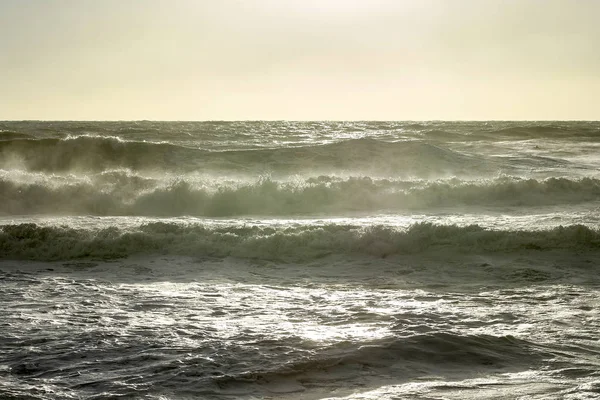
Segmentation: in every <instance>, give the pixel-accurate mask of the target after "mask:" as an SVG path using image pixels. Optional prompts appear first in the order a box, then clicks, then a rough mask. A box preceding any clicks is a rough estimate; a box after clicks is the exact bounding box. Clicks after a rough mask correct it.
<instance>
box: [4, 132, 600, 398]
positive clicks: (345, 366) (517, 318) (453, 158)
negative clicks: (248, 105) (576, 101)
mask: <svg viewBox="0 0 600 400" xmlns="http://www.w3.org/2000/svg"><path fill="white" fill-rule="evenodd" d="M599 150H600V123H595V122H564V123H563V122H543V123H536V122H527V123H525V122H418V123H417V122H197V123H196V122H3V123H0V279H1V284H0V300H1V304H2V307H1V308H0V398H2V399H80V398H82V399H83V398H86V399H87V398H91V399H105V398H107V399H110V398H143V399H165V400H166V399H197V398H206V399H238V398H242V399H244V398H245V399H259V398H273V399H279V398H282V399H321V398H336V399H442V398H443V399H466V398H474V399H480V398H488V399H492V398H494V399H496V398H498V399H499V398H527V399H591V398H597V397H599V396H600V342H599V339H600V333H599V332H600V313H599V312H598V307H599V306H600V297H599V296H598V288H599V287H600V274H599V272H600V230H599V224H600V214H599V211H600V174H599V170H598V168H600V153H599Z"/></svg>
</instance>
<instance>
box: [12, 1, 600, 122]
mask: <svg viewBox="0 0 600 400" xmlns="http://www.w3.org/2000/svg"><path fill="white" fill-rule="evenodd" d="M599 16H600V0H503V1H501V0H101V1H98V0H0V119H2V120H21V119H38V120H141V119H148V120H285V119H287V120H572V119H575V120H600V97H599V96H600V22H599V20H598V17H599Z"/></svg>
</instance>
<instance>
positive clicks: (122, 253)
mask: <svg viewBox="0 0 600 400" xmlns="http://www.w3.org/2000/svg"><path fill="white" fill-rule="evenodd" d="M598 248H600V232H599V231H598V230H595V229H590V228H588V227H585V226H582V225H571V226H566V227H562V226H560V227H557V228H553V229H550V230H540V231H524V230H514V231H500V230H488V229H485V228H482V227H480V226H478V225H470V226H466V227H461V226H456V225H434V224H431V223H419V224H415V225H412V226H411V227H409V228H408V229H406V230H399V229H395V228H391V227H386V226H381V225H376V226H370V227H367V228H365V227H357V226H352V225H334V224H330V225H323V226H314V225H312V226H294V227H287V228H274V227H261V226H229V227H211V226H205V225H200V224H176V223H165V222H155V223H149V224H144V225H140V226H138V227H137V228H129V229H120V228H119V227H116V226H112V227H108V228H102V229H75V228H69V227H64V226H60V227H59V226H40V225H36V224H33V223H27V224H18V225H13V224H11V225H3V226H2V227H1V228H0V254H2V255H3V257H4V258H7V259H29V260H47V261H50V260H68V259H78V258H99V259H106V258H120V257H127V256H131V255H136V254H174V255H182V256H210V257H217V258H224V257H237V258H245V259H260V260H277V261H310V260H314V259H318V258H321V257H324V256H328V255H334V254H340V255H344V254H346V255H358V254H363V255H370V256H375V257H387V256H390V255H401V254H419V253H423V252H427V251H430V250H435V249H446V250H451V251H452V252H459V251H470V252H502V253H505V252H510V251H517V250H523V249H529V250H539V251H544V250H554V249H568V250H586V249H598Z"/></svg>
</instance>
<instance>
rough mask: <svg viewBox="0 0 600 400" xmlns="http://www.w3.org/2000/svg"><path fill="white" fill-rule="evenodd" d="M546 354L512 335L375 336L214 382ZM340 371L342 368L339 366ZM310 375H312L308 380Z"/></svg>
mask: <svg viewBox="0 0 600 400" xmlns="http://www.w3.org/2000/svg"><path fill="white" fill-rule="evenodd" d="M546 356H547V353H545V352H544V351H543V350H541V349H539V348H536V346H534V345H533V344H532V343H529V342H527V341H524V340H520V339H516V338H514V337H511V336H503V337H496V336H490V335H464V336H463V335H457V334H451V333H444V332H439V333H431V334H422V335H414V336H409V337H395V338H388V339H382V340H377V341H372V342H370V343H365V344H364V345H362V346H359V347H357V346H356V345H354V344H352V345H349V344H348V343H343V344H341V345H337V346H333V347H332V348H329V349H326V350H325V351H322V352H319V353H317V354H315V355H314V356H312V357H305V358H300V359H298V360H297V361H294V362H289V363H286V364H284V365H282V366H275V367H274V368H273V369H270V370H264V371H260V370H259V371H248V372H242V373H237V374H236V373H234V374H229V375H224V376H217V377H216V378H215V381H217V382H219V383H221V384H225V383H232V382H243V383H260V382H263V383H264V382H272V381H274V380H277V379H286V378H296V379H299V380H300V381H312V382H315V381H319V380H328V379H331V378H328V375H338V374H336V372H337V371H339V370H343V371H344V373H342V376H344V375H345V376H347V377H348V375H349V376H353V375H354V376H357V375H359V374H357V372H359V371H360V370H364V369H368V370H369V371H370V372H371V373H373V372H375V371H377V372H378V374H386V375H388V374H390V375H391V376H403V377H405V378H410V377H412V376H413V374H415V373H416V374H423V373H424V372H425V371H427V372H428V373H439V372H440V371H448V370H452V369H455V368H460V369H473V368H477V369H482V368H490V369H495V370H498V369H501V368H517V367H523V366H531V365H533V364H536V363H539V362H540V361H541V360H543V358H544V357H546ZM339 372H341V371H339ZM306 375H308V376H310V379H307V377H306Z"/></svg>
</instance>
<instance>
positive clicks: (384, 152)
mask: <svg viewBox="0 0 600 400" xmlns="http://www.w3.org/2000/svg"><path fill="white" fill-rule="evenodd" d="M0 156H1V158H0V166H3V167H4V168H13V167H19V168H25V169H27V170H30V171H45V172H65V171H91V172H100V171H104V170H108V169H115V168H129V169H134V170H174V171H224V172H227V171H233V172H238V173H253V174H256V173H257V172H265V171H267V172H273V173H278V172H282V173H296V172H302V171H329V170H351V171H365V172H377V173H382V174H386V173H388V174H392V173H393V174H396V175H418V176H424V177H428V176H430V175H435V174H440V173H444V174H452V173H460V172H469V171H472V169H473V168H477V169H478V170H479V172H484V171H485V170H492V171H495V170H496V169H495V166H490V165H488V163H487V162H485V161H484V160H482V159H479V158H476V157H473V156H468V155H465V154H461V153H458V152H455V151H453V150H450V149H447V148H444V147H440V146H436V145H433V144H430V143H425V142H421V141H400V142H387V141H381V140H375V139H364V138H363V139H351V140H346V141H340V142H334V143H330V144H324V145H323V144H321V145H310V146H304V147H279V148H266V149H257V150H229V151H207V150H203V149H198V148H191V147H185V146H180V145H176V144H171V143H166V142H150V141H147V142H143V141H128V140H123V139H121V138H119V137H107V136H88V135H81V136H74V137H67V138H63V139H57V138H49V139H36V140H31V139H15V140H6V141H0Z"/></svg>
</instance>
